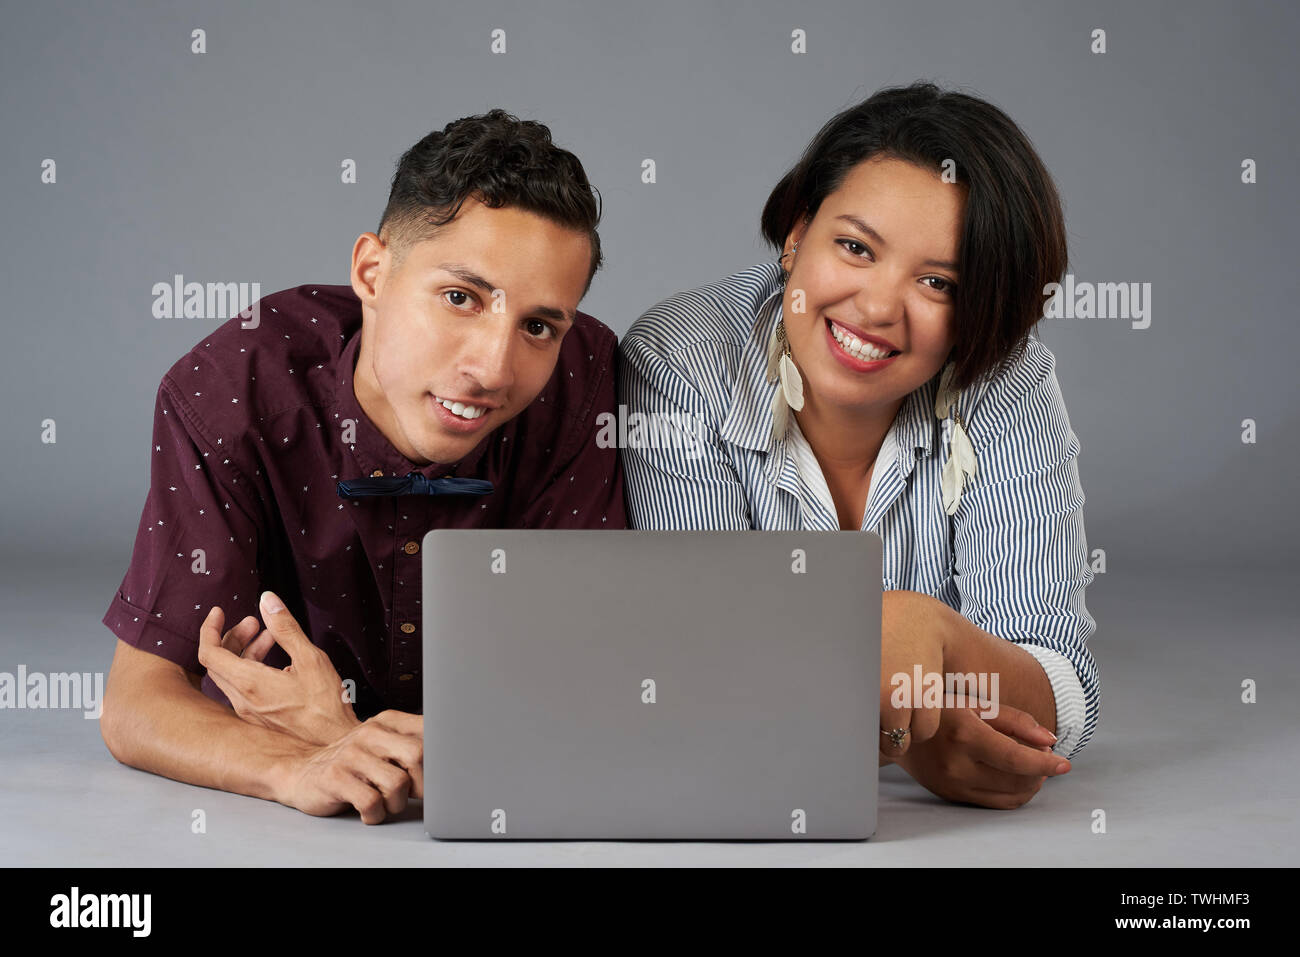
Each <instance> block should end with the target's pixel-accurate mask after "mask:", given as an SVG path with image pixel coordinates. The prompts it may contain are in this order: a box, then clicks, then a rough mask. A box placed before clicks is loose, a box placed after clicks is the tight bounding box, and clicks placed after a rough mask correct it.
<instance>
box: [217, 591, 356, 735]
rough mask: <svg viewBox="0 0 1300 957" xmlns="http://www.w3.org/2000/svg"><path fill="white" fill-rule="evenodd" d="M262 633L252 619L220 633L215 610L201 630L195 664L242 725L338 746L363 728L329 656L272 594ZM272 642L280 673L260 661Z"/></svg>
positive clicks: (267, 595) (266, 599)
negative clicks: (279, 655)
mask: <svg viewBox="0 0 1300 957" xmlns="http://www.w3.org/2000/svg"><path fill="white" fill-rule="evenodd" d="M261 608H262V615H263V617H264V618H265V620H266V622H267V629H266V630H265V631H263V632H262V633H261V634H260V635H259V634H258V633H257V625H258V621H257V619H256V618H254V617H253V616H252V615H249V616H248V617H247V618H245V619H244V620H243V621H241V622H240V623H239V624H238V625H236V626H235V627H234V628H232V629H230V630H229V631H227V632H226V633H225V634H224V635H223V634H222V633H221V629H222V626H223V625H224V624H225V613H224V612H223V611H222V610H221V609H220V608H216V607H214V608H213V609H212V610H211V611H209V612H208V617H207V618H206V619H205V620H204V622H203V625H202V627H201V628H200V629H199V664H201V665H202V666H203V667H204V668H206V669H207V671H208V674H209V675H210V676H211V677H212V680H213V681H214V682H215V683H216V685H217V687H218V688H220V689H221V690H222V692H224V693H225V695H226V697H227V698H229V699H230V704H231V706H232V707H233V708H234V709H235V713H236V714H238V715H239V716H240V717H241V718H243V719H244V720H245V721H251V722H253V723H254V724H259V725H261V726H262V727H265V728H270V729H271V730H272V731H279V732H281V733H283V734H288V735H291V736H293V737H295V738H298V739H300V740H302V741H305V742H307V743H309V744H314V745H324V744H329V743H330V742H333V741H337V740H339V739H340V737H341V736H343V735H345V734H347V733H348V732H350V731H352V730H354V729H355V728H357V727H359V726H360V725H361V722H360V721H358V720H357V716H356V714H355V713H354V712H353V710H352V705H351V704H349V703H348V702H347V701H345V700H344V695H343V682H342V681H341V680H340V678H339V674H338V672H337V671H335V670H334V665H333V663H332V662H331V661H330V659H329V655H327V654H325V652H323V651H321V650H320V649H319V648H317V647H316V646H315V645H313V644H312V643H311V641H310V640H309V639H308V638H307V636H306V635H305V634H303V631H302V629H301V628H300V627H299V626H298V622H296V621H295V620H294V617H293V615H291V614H290V613H289V610H288V609H287V608H285V607H284V604H283V602H281V601H280V599H279V598H278V597H277V596H276V595H275V594H273V593H272V592H263V593H262V603H261ZM273 644H279V645H280V647H281V648H283V649H284V650H285V652H286V653H288V655H289V659H290V661H291V664H290V665H289V666H288V667H286V668H284V669H283V670H280V669H277V668H272V667H270V666H269V665H265V664H263V663H262V659H264V658H265V657H266V653H267V652H268V651H270V650H271V646H272V645H273Z"/></svg>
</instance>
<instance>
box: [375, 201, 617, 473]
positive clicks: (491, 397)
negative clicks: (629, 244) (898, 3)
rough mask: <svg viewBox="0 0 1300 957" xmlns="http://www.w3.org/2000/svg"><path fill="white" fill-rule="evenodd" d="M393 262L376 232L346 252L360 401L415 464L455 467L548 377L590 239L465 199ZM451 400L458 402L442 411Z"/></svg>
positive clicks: (586, 264)
mask: <svg viewBox="0 0 1300 957" xmlns="http://www.w3.org/2000/svg"><path fill="white" fill-rule="evenodd" d="M394 258H395V257H394V255H393V250H392V249H391V248H390V247H388V246H386V245H385V244H384V243H383V242H381V241H380V239H379V237H378V236H376V235H375V234H374V233H365V234H363V235H362V236H361V237H360V238H359V239H358V240H357V243H356V246H355V247H354V249H353V252H352V288H353V290H354V291H355V292H356V293H357V295H358V297H360V299H361V303H362V313H363V317H364V326H363V330H364V331H363V333H362V343H361V348H360V352H359V355H358V358H357V368H356V376H355V391H356V395H357V400H358V402H360V404H361V407H362V408H363V409H364V410H365V412H366V415H367V416H368V417H369V418H370V419H371V420H372V421H373V422H374V423H375V425H376V426H377V427H378V428H379V430H380V431H381V432H383V433H384V435H385V437H387V438H388V440H389V441H390V442H391V443H392V444H393V446H394V447H395V448H396V449H397V450H398V451H399V452H401V453H402V454H403V455H404V456H406V457H407V458H408V459H410V460H411V461H412V462H415V463H416V464H419V465H425V464H428V463H429V462H438V463H448V464H449V463H453V462H458V461H459V460H460V459H462V458H464V456H465V455H466V454H468V453H469V452H470V451H472V450H473V449H474V448H475V447H476V446H477V445H478V444H479V443H480V442H481V441H482V440H483V437H484V436H485V435H487V434H488V432H490V431H491V430H493V429H495V428H497V427H498V426H501V425H503V424H504V423H506V422H508V421H509V420H510V419H512V418H514V417H515V416H516V415H518V414H519V413H520V412H521V411H523V410H524V408H526V407H527V406H528V404H529V403H530V402H532V401H533V399H534V398H536V396H537V394H538V393H539V392H541V390H542V388H543V387H544V386H545V385H546V383H547V381H548V380H549V379H550V377H551V373H552V372H553V371H554V370H555V363H556V360H557V359H558V358H559V354H560V341H561V340H562V339H563V337H564V334H565V333H566V332H567V331H568V329H569V328H570V327H571V325H572V323H573V317H574V314H575V312H576V311H577V308H578V301H579V300H580V299H581V298H582V293H583V289H584V287H585V286H586V284H587V276H588V273H589V272H590V269H591V244H590V241H589V240H588V238H587V236H586V235H585V234H584V233H581V232H577V231H575V230H571V229H568V228H566V227H564V226H560V225H558V224H556V223H553V222H551V221H550V220H547V219H543V218H542V217H541V216H538V215H535V214H533V213H530V212H526V211H523V210H520V209H517V208H513V207H508V206H507V207H502V208H500V209H491V208H489V207H487V206H484V205H483V204H482V203H480V202H478V201H476V200H474V199H473V198H470V199H467V200H466V201H465V204H464V205H463V206H462V207H461V211H460V213H459V215H458V216H457V217H456V219H455V220H453V221H452V222H451V223H448V224H447V225H446V226H445V227H443V229H442V232H440V233H439V234H438V235H437V236H436V237H435V238H433V239H428V240H424V241H421V242H417V243H415V244H413V245H412V246H411V247H410V249H409V251H408V253H407V255H406V258H405V259H404V260H403V261H402V262H401V263H400V264H397V263H395V261H394ZM440 400H445V402H444V401H440ZM454 402H460V403H464V404H465V405H466V407H465V408H461V409H459V410H457V409H455V408H453V409H448V408H447V407H446V405H447V404H451V403H454Z"/></svg>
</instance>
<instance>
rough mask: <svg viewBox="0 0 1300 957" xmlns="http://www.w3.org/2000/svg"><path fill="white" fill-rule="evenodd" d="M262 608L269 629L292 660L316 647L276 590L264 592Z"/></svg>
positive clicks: (263, 617)
mask: <svg viewBox="0 0 1300 957" xmlns="http://www.w3.org/2000/svg"><path fill="white" fill-rule="evenodd" d="M261 609H262V619H263V620H264V621H265V622H266V627H267V630H268V631H270V632H271V633H272V634H273V635H274V636H275V640H276V642H278V643H279V645H280V647H281V648H283V649H284V650H285V651H286V652H287V653H288V655H289V658H290V660H293V659H296V658H297V657H298V656H299V655H301V654H303V653H305V652H307V651H309V650H310V649H313V648H315V645H313V644H312V643H311V641H310V640H309V639H308V638H307V636H306V635H305V634H304V633H303V630H302V628H300V627H299V626H298V622H297V621H296V620H294V617H293V615H291V614H290V613H289V609H287V608H285V607H284V602H282V601H281V600H280V597H279V596H278V595H276V593H275V592H272V591H264V592H262V599H261Z"/></svg>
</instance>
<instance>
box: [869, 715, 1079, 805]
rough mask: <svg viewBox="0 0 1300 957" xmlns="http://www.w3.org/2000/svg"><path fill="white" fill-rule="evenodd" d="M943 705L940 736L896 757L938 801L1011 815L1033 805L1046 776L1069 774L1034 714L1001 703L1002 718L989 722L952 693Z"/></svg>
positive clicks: (1064, 761) (1050, 737)
mask: <svg viewBox="0 0 1300 957" xmlns="http://www.w3.org/2000/svg"><path fill="white" fill-rule="evenodd" d="M944 704H945V707H944V708H943V710H942V711H941V712H940V714H941V716H942V717H941V719H940V721H939V730H938V732H937V733H936V734H935V735H933V736H932V737H930V738H929V739H927V740H926V741H923V742H917V743H914V744H913V745H912V746H911V747H910V748H908V749H907V752H906V754H904V755H903V756H902V757H899V758H895V759H894V763H896V764H898V765H899V766H900V767H901V768H902V769H903V770H904V771H906V772H907V773H908V774H910V775H911V776H912V777H913V778H915V779H916V780H917V781H918V782H919V783H921V784H922V785H924V786H925V787H926V789H928V790H929V791H931V792H933V793H934V794H937V795H938V796H939V797H941V798H945V799H946V800H949V801H958V802H961V803H963V804H978V805H980V806H982V807H991V808H999V809H1001V810H1007V811H1009V810H1012V809H1013V808H1018V807H1020V806H1021V805H1023V804H1026V803H1028V802H1029V800H1030V799H1031V798H1033V796H1034V795H1035V794H1037V793H1038V789H1039V788H1041V787H1042V786H1043V782H1044V781H1046V780H1047V778H1049V777H1052V776H1055V775H1058V774H1065V773H1067V772H1068V771H1069V770H1070V762H1069V761H1067V760H1066V759H1065V758H1062V757H1061V756H1059V755H1056V754H1053V753H1052V751H1051V745H1052V743H1053V742H1054V741H1055V740H1056V738H1055V736H1054V735H1053V734H1052V733H1051V732H1049V731H1048V730H1047V729H1046V728H1044V727H1042V726H1041V725H1040V724H1038V722H1036V721H1035V720H1034V719H1033V716H1032V715H1029V714H1027V713H1026V712H1024V711H1020V710H1018V709H1016V708H1013V707H1011V706H1010V705H1007V704H1000V705H999V706H998V709H997V717H994V718H989V719H984V718H981V717H980V716H979V714H978V713H977V711H976V708H977V705H976V704H974V703H969V702H968V703H966V706H964V707H962V706H960V705H959V703H958V702H955V701H954V700H953V697H952V696H951V695H949V696H947V697H946V700H945V702H944ZM985 705H987V702H981V703H980V705H978V707H983V706H985Z"/></svg>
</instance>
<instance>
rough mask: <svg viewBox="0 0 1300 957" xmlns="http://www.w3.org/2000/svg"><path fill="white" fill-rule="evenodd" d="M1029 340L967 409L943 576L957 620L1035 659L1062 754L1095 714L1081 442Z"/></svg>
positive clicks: (1043, 357)
mask: <svg viewBox="0 0 1300 957" xmlns="http://www.w3.org/2000/svg"><path fill="white" fill-rule="evenodd" d="M1030 343H1031V345H1030V347H1029V349H1028V350H1027V351H1026V355H1025V358H1024V360H1023V361H1022V362H1021V363H1020V364H1019V365H1017V366H1015V367H1014V369H1013V370H1012V371H1011V372H1009V373H1008V374H1006V375H1005V376H1004V377H1002V379H1001V380H1000V382H999V383H998V384H996V385H993V386H990V389H989V391H988V392H987V393H986V394H985V395H984V396H983V397H982V399H981V401H980V403H979V404H978V405H977V406H976V407H975V409H974V411H973V413H972V414H971V421H970V423H969V426H970V434H971V441H972V445H973V446H974V448H975V455H976V459H977V463H978V464H977V469H976V472H977V474H976V477H975V479H973V480H970V481H969V482H968V484H967V487H966V489H965V491H964V492H963V494H962V497H961V502H960V505H959V506H958V509H957V511H956V513H955V515H954V516H953V522H954V533H953V534H954V538H953V553H954V575H953V583H954V585H955V586H956V588H957V591H958V593H959V594H960V596H961V607H960V609H959V610H960V611H961V614H962V615H963V616H964V617H965V618H966V619H968V620H969V621H971V622H972V623H973V624H975V625H977V626H978V627H980V628H982V629H983V630H984V631H987V632H989V633H990V634H994V635H997V636H999V637H1001V638H1005V639H1007V640H1008V641H1013V642H1015V643H1016V644H1018V645H1020V647H1022V648H1024V649H1025V651H1027V652H1028V653H1029V654H1031V655H1033V656H1034V658H1035V659H1036V660H1037V661H1038V662H1039V664H1040V665H1042V667H1043V670H1044V671H1045V672H1046V674H1047V677H1048V679H1049V681H1050V682H1051V686H1052V691H1053V693H1054V695H1055V697H1056V735H1057V738H1058V740H1057V744H1056V746H1055V747H1054V749H1053V750H1054V751H1056V752H1057V753H1059V754H1064V755H1065V756H1067V757H1071V756H1073V755H1075V754H1077V753H1078V752H1079V750H1080V749H1082V748H1083V746H1084V745H1085V744H1087V743H1088V741H1089V740H1090V739H1091V738H1092V734H1093V730H1094V728H1095V727H1096V724H1097V719H1098V714H1099V704H1100V689H1099V684H1098V676H1097V665H1096V662H1095V661H1094V659H1093V656H1092V653H1091V651H1090V650H1089V648H1088V639H1089V637H1091V635H1092V634H1093V632H1094V631H1095V630H1096V622H1095V621H1094V620H1093V618H1092V616H1091V615H1090V614H1089V613H1088V609H1087V606H1086V604H1085V601H1084V592H1085V590H1086V589H1087V587H1088V585H1089V584H1091V583H1092V581H1093V578H1094V573H1093V571H1092V567H1091V565H1090V564H1089V562H1088V549H1087V539H1086V536H1085V533H1084V525H1083V504H1084V494H1083V488H1082V486H1081V484H1080V481H1079V469H1078V462H1077V459H1078V455H1079V452H1080V449H1081V447H1080V444H1079V440H1078V437H1077V436H1076V435H1075V434H1074V431H1073V430H1072V429H1071V428H1070V422H1069V417H1068V415H1067V414H1066V409H1065V402H1064V399H1063V397H1062V395H1061V389H1060V385H1059V384H1058V382H1057V379H1056V372H1055V358H1054V357H1053V355H1052V353H1051V352H1050V350H1048V349H1047V347H1046V346H1044V345H1042V344H1041V343H1039V342H1038V341H1037V340H1030ZM976 420H978V427H976Z"/></svg>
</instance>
